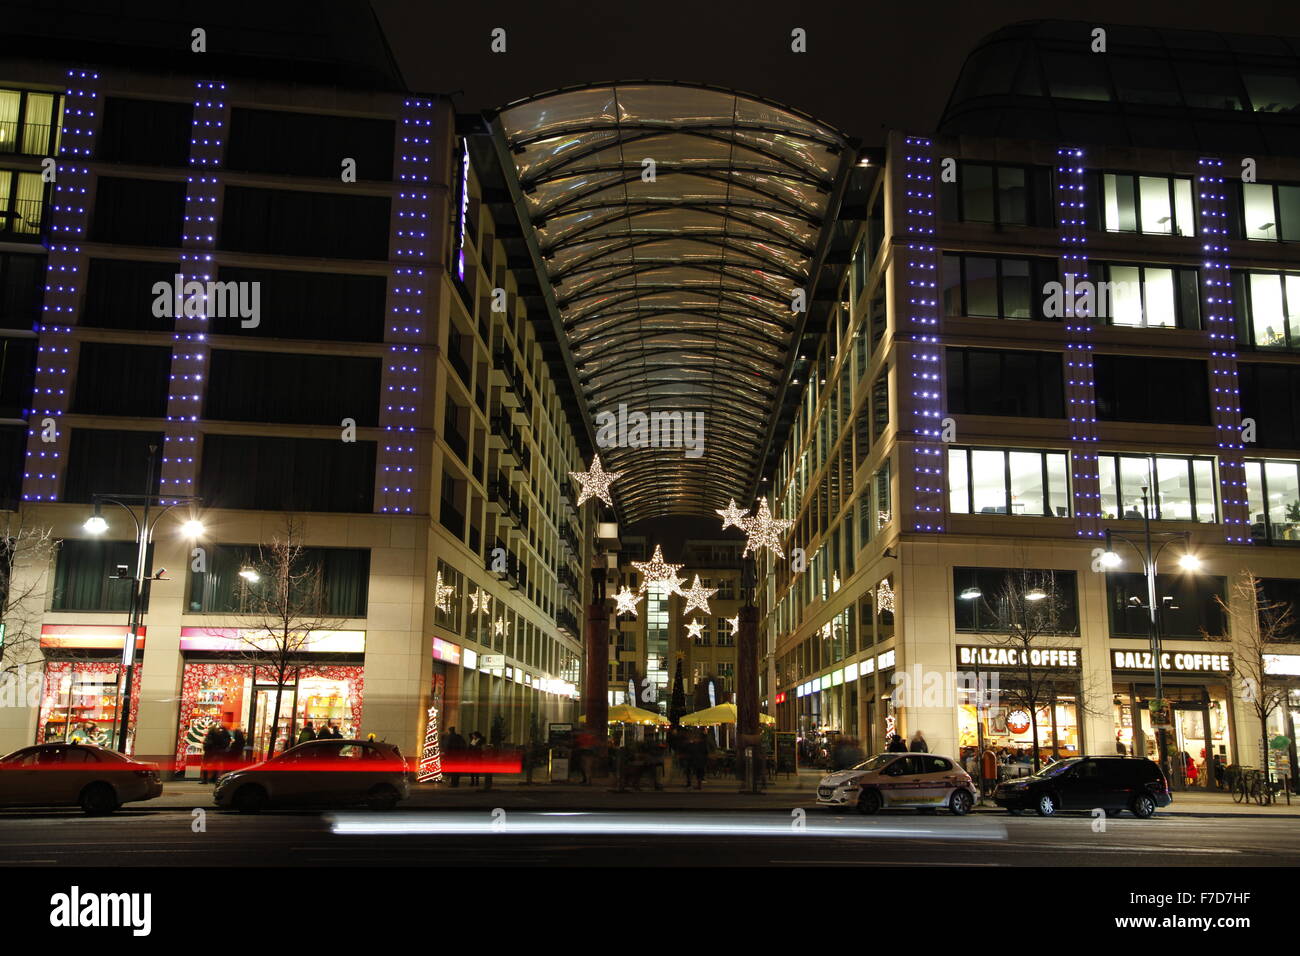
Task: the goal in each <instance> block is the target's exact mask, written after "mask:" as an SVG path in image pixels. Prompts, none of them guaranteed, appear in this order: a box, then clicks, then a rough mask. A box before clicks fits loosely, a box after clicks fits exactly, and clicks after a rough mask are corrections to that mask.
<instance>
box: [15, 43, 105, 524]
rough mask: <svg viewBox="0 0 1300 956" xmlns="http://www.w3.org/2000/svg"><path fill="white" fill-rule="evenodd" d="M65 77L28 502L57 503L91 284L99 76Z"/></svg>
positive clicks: (26, 473) (31, 422)
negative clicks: (78, 341) (81, 316)
mask: <svg viewBox="0 0 1300 956" xmlns="http://www.w3.org/2000/svg"><path fill="white" fill-rule="evenodd" d="M66 78H67V89H65V90H64V94H63V95H64V108H63V130H62V134H61V136H60V139H59V155H58V165H57V169H56V175H55V180H54V198H53V200H52V202H51V204H50V208H49V209H48V210H47V211H46V213H45V215H46V217H47V218H46V221H47V222H48V223H49V236H50V240H49V254H48V256H47V258H46V269H45V276H46V278H45V295H44V300H43V302H42V306H41V318H40V321H38V322H37V323H36V324H35V325H34V326H33V331H35V332H36V334H37V342H36V374H35V378H34V380H33V383H32V398H31V407H30V408H29V409H28V410H27V414H26V416H25V417H26V418H27V422H28V429H27V458H26V461H25V462H24V466H23V492H22V494H23V500H24V501H57V500H59V491H60V486H61V485H62V482H63V470H64V466H65V464H66V462H67V453H68V439H69V436H68V433H67V429H66V428H64V427H63V416H64V414H65V413H66V412H67V410H68V403H69V401H70V395H69V386H70V384H71V383H72V381H73V379H74V377H75V375H76V363H77V354H76V353H75V352H74V351H73V349H72V329H73V326H75V325H76V324H77V317H78V312H79V309H80V303H81V297H82V290H83V287H84V285H85V281H86V256H85V255H84V254H83V252H82V247H81V243H82V241H83V240H84V239H85V235H86V226H87V224H88V223H89V220H90V210H89V207H88V206H87V203H86V197H87V196H88V195H89V190H90V184H91V174H90V170H89V169H88V168H87V167H86V166H83V165H80V164H81V163H83V162H85V161H86V160H87V159H89V158H90V156H91V155H92V154H93V153H94V149H95V136H96V134H97V133H98V131H99V123H100V112H101V109H100V107H101V105H102V101H103V94H102V92H101V84H100V75H99V73H97V72H95V71H94V70H75V69H74V70H68V71H67V74H66ZM47 418H49V419H53V420H54V430H55V435H56V438H55V440H54V441H53V442H46V441H43V440H42V438H41V436H42V433H43V432H44V431H45V428H44V425H43V423H44V421H45V419H47Z"/></svg>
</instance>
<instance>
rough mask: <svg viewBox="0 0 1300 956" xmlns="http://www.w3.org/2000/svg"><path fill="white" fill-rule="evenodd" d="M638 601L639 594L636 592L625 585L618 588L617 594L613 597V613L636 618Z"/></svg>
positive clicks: (639, 598)
mask: <svg viewBox="0 0 1300 956" xmlns="http://www.w3.org/2000/svg"><path fill="white" fill-rule="evenodd" d="M640 600H641V594H640V593H639V592H637V591H633V590H632V589H631V588H629V587H628V586H627V585H626V584H625V585H623V586H622V587H621V588H619V589H618V593H617V594H615V595H614V604H615V605H616V607H615V609H614V613H615V614H631V615H632V616H633V617H636V606H637V603H638V602H639V601H640Z"/></svg>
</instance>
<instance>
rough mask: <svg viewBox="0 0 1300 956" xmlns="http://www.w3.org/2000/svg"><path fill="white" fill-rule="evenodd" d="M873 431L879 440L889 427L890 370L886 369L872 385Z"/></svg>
mask: <svg viewBox="0 0 1300 956" xmlns="http://www.w3.org/2000/svg"><path fill="white" fill-rule="evenodd" d="M871 421H872V423H873V427H872V432H873V433H874V437H875V439H876V440H877V441H879V440H880V436H881V435H883V434H884V433H885V429H886V428H888V427H889V370H888V369H885V370H884V371H882V372H881V373H880V375H879V376H878V377H877V378H876V381H875V383H874V384H873V385H872V386H871Z"/></svg>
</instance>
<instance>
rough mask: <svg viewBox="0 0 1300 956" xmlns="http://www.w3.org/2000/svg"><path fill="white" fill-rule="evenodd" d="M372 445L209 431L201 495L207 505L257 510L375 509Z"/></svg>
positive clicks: (332, 440) (373, 449)
mask: <svg viewBox="0 0 1300 956" xmlns="http://www.w3.org/2000/svg"><path fill="white" fill-rule="evenodd" d="M374 483H375V443H374V442H372V441H357V442H341V441H339V440H338V439H325V438H319V439H318V438H261V437H252V436H249V435H207V436H205V437H204V439H203V466H202V471H201V473H200V476H199V495H200V496H201V497H202V498H203V503H204V505H205V506H208V507H214V508H249V509H253V510H258V511H294V512H303V511H349V512H359V513H364V512H369V511H371V510H372V509H373V508H374Z"/></svg>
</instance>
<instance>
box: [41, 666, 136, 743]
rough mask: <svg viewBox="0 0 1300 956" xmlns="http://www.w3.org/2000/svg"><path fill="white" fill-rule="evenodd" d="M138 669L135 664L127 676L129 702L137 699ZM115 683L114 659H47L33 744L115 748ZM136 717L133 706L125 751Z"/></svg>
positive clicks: (118, 678)
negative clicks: (75, 744) (88, 744)
mask: <svg viewBox="0 0 1300 956" xmlns="http://www.w3.org/2000/svg"><path fill="white" fill-rule="evenodd" d="M141 670H142V668H141V667H139V666H137V667H136V668H135V669H134V672H133V674H134V676H133V678H132V681H131V699H132V700H133V701H138V700H139V699H140V672H141ZM121 680H122V665H121V664H120V663H118V662H117V661H84V660H47V661H46V662H45V683H44V687H43V690H42V694H41V710H40V716H39V722H38V724H37V727H36V742H37V743H38V744H45V743H55V742H84V743H91V744H96V745H99V746H103V747H109V748H113V749H116V740H115V739H114V737H115V734H116V733H117V729H116V728H117V716H118V687H119V685H120V683H121ZM136 714H137V711H136V709H135V708H134V707H133V708H132V711H131V723H130V727H129V730H128V743H127V749H128V750H133V749H134V741H135V719H136Z"/></svg>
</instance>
